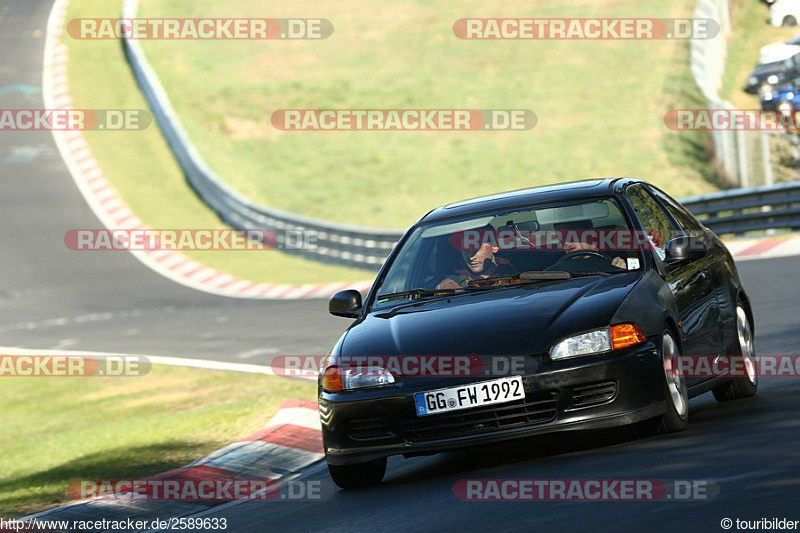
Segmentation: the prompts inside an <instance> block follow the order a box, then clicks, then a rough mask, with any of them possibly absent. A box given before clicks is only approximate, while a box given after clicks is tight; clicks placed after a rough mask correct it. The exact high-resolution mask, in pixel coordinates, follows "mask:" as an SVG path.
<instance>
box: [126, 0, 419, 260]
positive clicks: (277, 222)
mask: <svg viewBox="0 0 800 533" xmlns="http://www.w3.org/2000/svg"><path fill="white" fill-rule="evenodd" d="M137 10H138V0H125V3H124V5H123V9H122V17H123V18H136V12H137ZM122 46H123V49H124V51H125V55H126V57H127V58H128V62H129V63H130V66H131V70H132V71H133V74H134V76H135V77H136V81H137V82H138V84H139V87H140V89H141V90H142V92H143V93H144V96H145V98H146V99H147V101H148V103H149V104H150V107H151V110H152V113H153V116H154V117H155V119H156V121H157V122H158V125H159V127H160V128H161V131H162V133H163V134H164V137H165V138H166V140H167V143H168V144H169V147H170V149H171V150H172V152H173V154H174V155H175V158H176V159H177V160H178V163H179V164H180V166H181V169H182V170H183V173H184V175H185V176H186V180H187V181H188V182H189V184H190V185H191V186H192V188H194V190H195V191H196V192H197V194H198V195H200V197H201V198H202V199H203V201H204V202H205V203H206V204H208V206H209V207H211V208H212V209H213V210H214V211H216V212H217V214H218V215H219V216H220V218H222V220H224V221H225V222H227V223H228V224H230V225H231V226H232V227H234V228H237V229H268V230H272V231H274V232H275V234H276V238H277V246H278V248H279V249H281V250H282V251H284V252H286V253H289V254H293V255H299V256H302V257H306V258H308V259H313V260H315V261H320V262H324V263H333V264H336V265H345V266H352V267H357V268H363V269H368V270H377V269H378V268H379V267H380V265H381V264H383V261H384V259H385V258H386V257H387V256H388V255H389V252H391V250H392V247H393V246H394V245H395V243H396V242H397V241H398V240H400V238H401V237H402V236H403V232H402V231H398V230H389V229H372V228H362V227H358V226H349V225H344V224H336V223H333V222H327V221H323V220H317V219H314V218H311V217H305V216H301V215H295V214H292V213H286V212H284V211H280V210H277V209H272V208H268V207H264V206H261V205H258V204H255V203H253V202H252V201H250V200H248V199H247V198H245V197H244V196H242V195H240V194H238V193H237V192H236V191H234V190H233V189H231V188H230V187H229V186H228V185H226V184H225V183H224V182H223V181H222V180H221V179H219V177H218V176H217V175H216V174H215V173H214V171H213V170H211V168H209V166H208V165H207V164H206V162H205V161H204V160H203V158H202V157H201V156H200V154H199V153H198V152H197V149H196V148H195V147H194V144H192V141H191V140H190V139H189V136H188V135H187V134H186V131H185V130H184V129H183V126H182V124H181V122H180V119H179V118H178V116H177V114H176V113H175V109H174V108H173V107H172V104H171V103H170V101H169V98H168V97H167V93H166V91H165V90H164V87H163V86H162V85H161V82H160V81H159V79H158V76H157V75H156V73H155V71H154V70H153V68H152V66H151V65H150V63H149V62H148V61H147V57H146V56H145V54H144V51H143V50H142V47H141V45H140V44H139V41H137V40H135V39H133V40H130V39H124V40H123V41H122ZM305 232H312V233H313V235H314V237H315V239H314V242H313V244H314V246H296V245H294V243H292V242H288V241H291V240H293V239H294V238H296V237H299V236H301V235H305V234H306V233H305Z"/></svg>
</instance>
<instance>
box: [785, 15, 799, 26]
mask: <svg viewBox="0 0 800 533" xmlns="http://www.w3.org/2000/svg"><path fill="white" fill-rule="evenodd" d="M789 26H797V19H796V18H794V16H793V15H787V16H785V17H783V27H784V28H788V27H789Z"/></svg>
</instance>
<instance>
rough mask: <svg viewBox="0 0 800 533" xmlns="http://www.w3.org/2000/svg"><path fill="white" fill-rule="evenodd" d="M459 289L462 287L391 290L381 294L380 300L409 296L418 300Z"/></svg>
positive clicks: (451, 292)
mask: <svg viewBox="0 0 800 533" xmlns="http://www.w3.org/2000/svg"><path fill="white" fill-rule="evenodd" d="M457 290H461V289H411V290H408V291H399V292H390V293H387V294H379V295H378V299H377V301H378V302H388V301H389V300H399V299H401V298H408V299H410V300H418V299H420V298H424V297H426V296H438V295H440V294H454V293H455V292H456V291H457Z"/></svg>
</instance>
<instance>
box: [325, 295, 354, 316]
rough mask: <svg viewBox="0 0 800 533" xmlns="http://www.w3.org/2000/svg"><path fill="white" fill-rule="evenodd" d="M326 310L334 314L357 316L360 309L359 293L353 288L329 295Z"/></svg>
mask: <svg viewBox="0 0 800 533" xmlns="http://www.w3.org/2000/svg"><path fill="white" fill-rule="evenodd" d="M328 311H329V312H330V314H332V315H335V316H343V317H345V318H358V312H359V311H361V293H360V292H358V291H355V290H353V289H349V290H346V291H339V292H337V293H336V294H334V295H333V296H331V299H330V301H329V302H328Z"/></svg>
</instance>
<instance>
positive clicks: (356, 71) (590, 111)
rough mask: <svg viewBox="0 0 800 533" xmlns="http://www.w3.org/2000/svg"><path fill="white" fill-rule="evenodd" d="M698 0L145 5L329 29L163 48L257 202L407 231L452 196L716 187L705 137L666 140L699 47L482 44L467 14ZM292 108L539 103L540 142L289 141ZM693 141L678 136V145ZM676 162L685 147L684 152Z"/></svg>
mask: <svg viewBox="0 0 800 533" xmlns="http://www.w3.org/2000/svg"><path fill="white" fill-rule="evenodd" d="M693 4H694V2H689V3H675V2H673V1H671V0H649V1H644V0H641V1H633V2H623V3H620V2H617V1H615V0H576V1H574V2H570V4H569V6H565V5H564V3H563V2H560V1H557V0H542V1H537V2H535V5H534V4H520V3H519V2H516V1H513V0H498V1H497V2H493V3H492V4H491V5H489V4H486V3H485V2H482V1H480V0H459V1H455V0H452V1H449V0H443V1H438V2H423V1H411V2H409V1H407V0H387V1H385V2H380V3H370V4H369V5H366V4H364V3H358V2H353V1H349V2H347V1H345V2H341V1H332V0H331V1H325V2H319V1H316V0H297V1H295V2H292V3H291V4H270V5H269V6H268V8H266V10H265V7H264V4H263V2H261V1H259V0H229V1H226V2H192V3H187V2H185V1H183V0H143V1H142V2H141V8H140V14H139V15H140V16H143V17H264V16H267V17H321V18H327V19H329V20H331V21H332V23H333V25H334V28H335V29H334V33H333V36H332V37H330V38H329V39H326V40H324V41H177V40H172V41H147V42H144V43H143V44H144V47H145V50H146V52H147V54H148V57H149V58H150V60H151V62H152V63H153V65H154V68H155V69H156V71H157V72H158V73H159V76H160V77H161V79H162V81H163V83H164V85H165V86H166V88H167V90H168V92H169V94H170V95H171V98H172V100H173V102H174V104H175V106H176V108H177V111H178V113H179V115H180V116H181V117H182V120H183V121H184V124H185V125H186V127H187V130H188V131H189V133H190V135H191V136H192V138H193V140H194V141H195V142H196V144H197V146H198V147H199V150H200V152H201V153H203V154H204V156H205V158H206V160H207V161H208V162H209V164H210V165H211V166H212V168H214V169H215V170H216V171H217V172H218V174H219V175H220V176H222V177H223V178H224V179H225V180H226V181H227V182H228V183H230V184H231V185H232V186H233V187H235V188H236V189H237V190H239V191H240V192H241V193H243V194H244V195H246V196H248V197H250V198H252V199H254V200H257V201H259V202H261V203H264V204H266V205H271V206H274V207H277V208H281V209H284V210H287V211H291V212H296V213H303V214H307V215H313V216H317V217H320V218H323V219H329V220H336V221H341V222H348V223H354V224H360V225H367V226H374V227H397V228H400V227H404V226H406V225H408V224H409V223H411V222H412V221H413V220H414V219H415V218H416V217H418V216H419V215H421V214H423V213H425V212H426V211H427V210H428V209H430V208H432V207H435V206H437V205H441V204H444V203H448V202H451V201H453V200H457V199H461V198H465V197H470V196H475V195H479V194H484V193H492V192H497V191H500V190H507V189H514V188H519V187H526V186H532V185H538V184H543V183H550V182H557V181H565V180H572V179H577V178H583V177H596V176H639V177H643V178H646V179H649V180H651V181H652V182H654V183H656V184H657V185H660V186H662V187H664V188H665V189H667V190H668V191H669V192H671V193H673V194H674V195H676V196H678V197H680V196H686V195H691V194H697V193H703V192H709V191H711V190H714V189H715V188H716V186H715V184H714V181H713V177H712V172H711V171H710V169H709V168H708V167H709V165H708V158H707V154H706V152H705V143H706V140H705V136H704V135H702V134H700V135H695V134H688V135H684V134H683V133H676V132H671V131H669V130H667V128H666V127H665V125H664V120H663V119H664V114H665V113H666V112H667V110H669V109H671V108H673V107H690V106H691V103H692V102H691V99H692V98H694V97H695V96H696V94H697V91H696V89H695V88H694V85H693V84H692V85H691V86H690V87H688V88H685V90H681V91H679V92H669V89H670V88H672V87H674V86H675V85H676V84H677V83H678V82H679V81H680V80H682V79H683V78H684V77H685V76H686V75H687V73H688V71H689V69H688V49H687V45H686V41H677V40H658V41H623V40H607V41H577V40H562V41H558V40H552V41H543V40H540V41H465V40H460V39H458V38H456V37H455V36H454V34H453V29H452V26H453V22H454V21H456V20H457V19H459V18H462V17H496V16H508V17H512V16H513V17H564V16H566V17H570V16H573V17H574V16H580V17H635V16H647V17H689V16H691V13H692V9H693V7H694V5H693ZM285 108H343V109H350V108H356V109H365V108H426V109H427V108H517V109H520V108H523V109H532V110H533V111H535V112H536V113H537V115H538V117H539V123H538V125H537V126H536V127H535V128H534V129H533V130H531V131H527V132H280V131H278V130H276V129H274V128H273V127H272V126H271V123H270V114H271V112H273V111H275V110H277V109H285ZM678 136H680V137H681V138H680V140H678V141H676V140H675V139H676V137H678ZM675 150H678V152H676V151H675Z"/></svg>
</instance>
